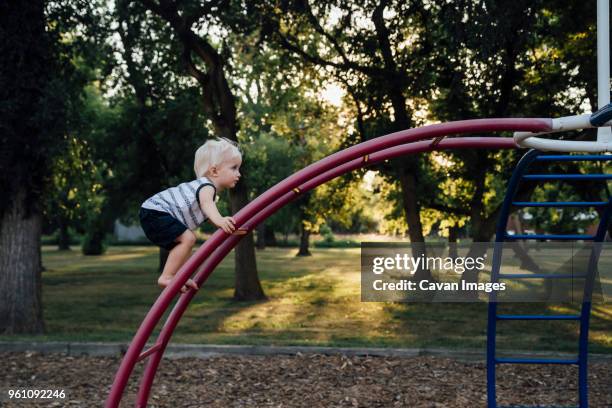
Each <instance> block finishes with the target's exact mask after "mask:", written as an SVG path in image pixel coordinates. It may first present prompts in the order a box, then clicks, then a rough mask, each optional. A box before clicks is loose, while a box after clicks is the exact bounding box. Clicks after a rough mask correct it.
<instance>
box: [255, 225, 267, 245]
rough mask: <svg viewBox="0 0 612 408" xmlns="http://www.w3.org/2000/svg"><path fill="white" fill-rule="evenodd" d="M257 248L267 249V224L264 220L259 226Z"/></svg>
mask: <svg viewBox="0 0 612 408" xmlns="http://www.w3.org/2000/svg"><path fill="white" fill-rule="evenodd" d="M257 249H259V250H264V249H266V225H265V224H264V223H263V222H262V223H261V224H259V225H258V226H257Z"/></svg>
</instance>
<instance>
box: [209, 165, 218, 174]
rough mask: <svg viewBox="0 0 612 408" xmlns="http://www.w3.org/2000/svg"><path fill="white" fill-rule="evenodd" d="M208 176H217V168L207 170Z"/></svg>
mask: <svg viewBox="0 0 612 408" xmlns="http://www.w3.org/2000/svg"><path fill="white" fill-rule="evenodd" d="M208 174H209V175H211V176H216V175H217V166H211V167H209V168H208Z"/></svg>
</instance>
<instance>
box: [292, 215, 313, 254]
mask: <svg viewBox="0 0 612 408" xmlns="http://www.w3.org/2000/svg"><path fill="white" fill-rule="evenodd" d="M309 246H310V230H309V229H308V228H306V227H304V223H302V228H300V249H299V251H298V253H297V254H295V256H311V255H312V254H311V253H310V250H309V249H308V247H309Z"/></svg>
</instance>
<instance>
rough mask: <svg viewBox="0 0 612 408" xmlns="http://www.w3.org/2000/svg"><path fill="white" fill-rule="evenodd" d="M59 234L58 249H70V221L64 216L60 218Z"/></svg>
mask: <svg viewBox="0 0 612 408" xmlns="http://www.w3.org/2000/svg"><path fill="white" fill-rule="evenodd" d="M59 222H60V227H59V235H58V236H57V249H58V250H59V251H69V250H70V234H69V233H68V223H67V222H66V220H65V219H64V218H63V217H62V218H61V219H60V220H59Z"/></svg>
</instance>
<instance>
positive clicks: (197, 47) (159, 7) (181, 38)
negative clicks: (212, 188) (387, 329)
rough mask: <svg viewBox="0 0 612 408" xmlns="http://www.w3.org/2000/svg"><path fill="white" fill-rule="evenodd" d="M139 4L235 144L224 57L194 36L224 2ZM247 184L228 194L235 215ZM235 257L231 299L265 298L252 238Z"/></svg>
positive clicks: (147, 0) (148, 0)
mask: <svg viewBox="0 0 612 408" xmlns="http://www.w3.org/2000/svg"><path fill="white" fill-rule="evenodd" d="M140 3H141V4H142V5H144V6H145V7H146V8H147V9H148V10H150V11H151V12H153V13H154V14H155V15H157V16H158V17H159V18H161V19H163V20H164V21H165V22H166V23H167V24H169V26H170V27H171V28H172V30H173V31H174V34H175V38H176V40H177V41H178V42H179V43H180V44H181V46H182V48H183V49H182V52H181V57H182V62H183V63H184V66H185V67H186V71H187V73H188V75H190V76H191V77H192V78H193V79H195V80H196V81H197V83H198V85H199V86H200V88H201V91H202V102H203V107H204V110H205V112H206V114H207V117H208V118H209V120H211V121H212V125H213V128H214V132H215V134H216V135H217V136H221V137H226V138H228V139H230V140H233V141H236V142H237V141H238V139H237V132H238V128H239V126H238V119H237V116H236V105H235V97H234V94H233V92H232V89H231V88H230V85H229V82H228V79H227V76H226V72H225V71H226V69H227V65H226V64H227V62H226V61H227V56H226V55H225V54H224V52H219V51H218V50H217V49H216V48H215V46H214V45H213V43H212V42H211V41H210V39H209V38H208V37H207V35H198V34H196V29H198V28H204V27H201V25H200V24H201V21H200V20H201V19H203V20H204V22H205V23H208V24H209V27H210V25H211V23H212V22H213V21H212V20H213V15H214V14H215V13H217V12H219V11H222V10H220V9H219V7H220V6H224V5H223V4H222V3H223V2H219V3H221V4H217V2H211V3H207V4H204V5H200V4H199V3H192V2H175V1H170V0H160V1H159V2H157V1H154V0H141V2H140ZM234 11H235V12H236V10H234ZM198 26H200V27H198ZM224 51H225V52H226V50H224ZM194 57H195V58H194ZM246 183H247V182H246V178H245V177H242V178H241V179H240V182H239V183H238V184H237V185H236V187H235V188H234V189H233V190H232V191H230V205H231V209H232V213H236V212H238V211H239V210H240V209H241V208H242V207H244V206H245V205H246V204H247V202H248V195H247V192H248V190H247V185H246ZM234 253H235V265H236V266H235V268H236V269H235V271H236V272H235V273H236V281H235V291H234V299H236V300H255V299H263V298H265V294H264V292H263V289H262V287H261V283H260V282H259V277H258V275H257V264H256V260H255V245H254V241H253V234H248V235H246V236H245V237H244V238H242V240H241V241H240V243H239V244H238V245H237V246H236V250H235V252H234Z"/></svg>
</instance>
